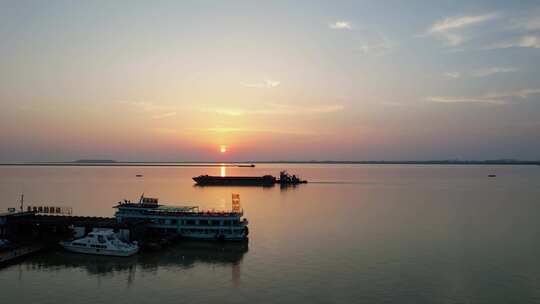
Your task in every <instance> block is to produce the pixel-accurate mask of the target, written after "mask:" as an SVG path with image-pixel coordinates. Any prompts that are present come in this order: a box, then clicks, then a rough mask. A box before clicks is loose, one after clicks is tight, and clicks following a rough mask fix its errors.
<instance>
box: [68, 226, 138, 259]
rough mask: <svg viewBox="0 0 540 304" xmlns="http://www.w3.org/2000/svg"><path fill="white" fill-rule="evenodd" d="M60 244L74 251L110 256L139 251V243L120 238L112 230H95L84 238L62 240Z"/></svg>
mask: <svg viewBox="0 0 540 304" xmlns="http://www.w3.org/2000/svg"><path fill="white" fill-rule="evenodd" d="M60 245H61V246H62V247H64V248H65V249H66V250H69V251H72V252H77V253H87V254H97V255H110V256H131V255H134V254H135V253H137V252H138V251H139V246H138V245H137V244H131V243H126V242H124V241H122V240H120V239H119V238H118V237H117V236H116V235H115V234H114V232H113V231H112V230H104V231H93V232H90V233H88V235H87V236H85V237H83V238H79V239H75V240H71V241H62V242H60Z"/></svg>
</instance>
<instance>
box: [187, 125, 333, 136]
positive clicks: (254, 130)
mask: <svg viewBox="0 0 540 304" xmlns="http://www.w3.org/2000/svg"><path fill="white" fill-rule="evenodd" d="M185 130H186V131H198V132H201V131H202V132H209V133H272V134H291V135H312V134H319V135H320V134H327V133H324V132H319V131H317V132H315V131H310V130H297V129H295V130H288V129H286V130H279V129H260V128H236V127H213V128H187V129H185Z"/></svg>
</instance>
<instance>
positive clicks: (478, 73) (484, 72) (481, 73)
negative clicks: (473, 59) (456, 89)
mask: <svg viewBox="0 0 540 304" xmlns="http://www.w3.org/2000/svg"><path fill="white" fill-rule="evenodd" d="M517 70H518V69H516V68H514V67H487V68H481V69H478V70H474V71H471V72H464V73H460V72H446V73H444V74H443V75H444V76H445V77H448V78H453V79H457V78H461V77H465V76H469V77H487V76H492V75H495V74H499V73H511V72H517Z"/></svg>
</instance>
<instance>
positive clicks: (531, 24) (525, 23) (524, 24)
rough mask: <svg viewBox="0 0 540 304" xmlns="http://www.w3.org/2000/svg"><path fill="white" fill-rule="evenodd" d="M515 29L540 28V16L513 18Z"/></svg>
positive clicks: (534, 29)
mask: <svg viewBox="0 0 540 304" xmlns="http://www.w3.org/2000/svg"><path fill="white" fill-rule="evenodd" d="M511 28H513V29H519V30H525V31H536V30H540V17H533V18H529V19H521V20H513V22H512V27H511Z"/></svg>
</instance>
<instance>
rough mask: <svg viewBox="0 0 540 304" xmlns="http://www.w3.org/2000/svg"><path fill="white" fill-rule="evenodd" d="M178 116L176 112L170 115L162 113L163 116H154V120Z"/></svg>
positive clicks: (169, 113)
mask: <svg viewBox="0 0 540 304" xmlns="http://www.w3.org/2000/svg"><path fill="white" fill-rule="evenodd" d="M172 116H176V112H168V113H162V114H155V115H153V116H152V118H153V119H162V118H167V117H172Z"/></svg>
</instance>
